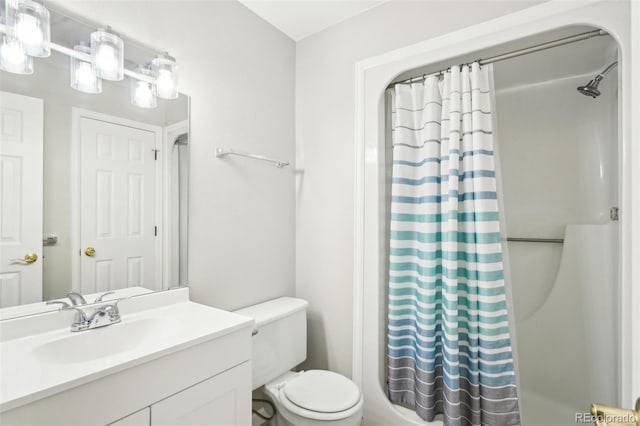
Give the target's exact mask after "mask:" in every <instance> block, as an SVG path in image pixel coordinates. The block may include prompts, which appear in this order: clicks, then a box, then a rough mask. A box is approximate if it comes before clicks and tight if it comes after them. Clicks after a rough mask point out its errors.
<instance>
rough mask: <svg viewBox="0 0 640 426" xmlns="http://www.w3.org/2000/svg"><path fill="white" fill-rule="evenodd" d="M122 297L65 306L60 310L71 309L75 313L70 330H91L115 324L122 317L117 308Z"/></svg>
mask: <svg viewBox="0 0 640 426" xmlns="http://www.w3.org/2000/svg"><path fill="white" fill-rule="evenodd" d="M121 300H123V299H118V300H110V301H108V302H95V303H90V304H88V305H83V306H66V307H62V308H60V310H61V311H68V310H71V309H73V310H74V311H76V315H75V317H74V319H73V323H72V324H71V331H83V330H91V329H94V328H100V327H105V326H107V325H111V324H117V323H119V322H120V321H121V320H122V319H121V318H120V311H119V310H118V302H120V301H121Z"/></svg>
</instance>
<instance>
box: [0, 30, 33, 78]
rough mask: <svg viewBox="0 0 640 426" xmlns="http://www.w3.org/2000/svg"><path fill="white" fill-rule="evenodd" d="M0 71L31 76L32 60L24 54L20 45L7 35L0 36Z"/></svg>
mask: <svg viewBox="0 0 640 426" xmlns="http://www.w3.org/2000/svg"><path fill="white" fill-rule="evenodd" d="M0 69H1V70H3V71H7V72H11V73H14V74H26V75H28V74H33V58H32V57H31V56H29V55H27V54H26V53H25V51H24V48H23V47H22V43H20V42H19V41H18V40H17V39H15V38H13V37H11V36H10V35H8V34H4V35H3V36H2V44H1V45H0Z"/></svg>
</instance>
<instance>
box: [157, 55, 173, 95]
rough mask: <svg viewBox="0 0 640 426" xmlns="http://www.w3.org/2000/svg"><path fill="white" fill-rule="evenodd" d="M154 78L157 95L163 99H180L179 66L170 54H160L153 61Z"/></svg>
mask: <svg viewBox="0 0 640 426" xmlns="http://www.w3.org/2000/svg"><path fill="white" fill-rule="evenodd" d="M151 67H152V70H153V77H154V78H155V79H156V84H155V94H156V96H158V97H159V98H162V99H176V98H177V97H178V65H177V64H176V60H175V58H174V57H172V56H169V54H168V53H160V54H159V55H158V56H156V58H155V59H154V60H152V61H151Z"/></svg>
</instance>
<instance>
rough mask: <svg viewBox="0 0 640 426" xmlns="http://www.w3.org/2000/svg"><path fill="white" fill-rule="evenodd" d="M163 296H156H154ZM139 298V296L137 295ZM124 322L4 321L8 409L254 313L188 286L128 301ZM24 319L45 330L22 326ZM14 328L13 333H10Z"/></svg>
mask: <svg viewBox="0 0 640 426" xmlns="http://www.w3.org/2000/svg"><path fill="white" fill-rule="evenodd" d="M154 298H155V299H154ZM136 299H139V300H136ZM120 308H121V309H120V310H121V314H122V322H121V323H118V324H114V325H110V326H107V327H103V328H98V329H94V330H88V331H80V332H71V331H70V330H69V325H70V322H68V323H66V324H65V325H64V327H60V321H54V322H55V324H56V325H55V328H53V329H51V328H48V329H45V330H41V329H38V326H41V325H42V323H41V322H40V323H39V324H35V325H34V321H35V322H37V321H39V320H46V317H49V318H52V316H55V315H59V316H64V317H65V318H66V319H67V320H70V318H71V317H70V316H69V315H63V314H71V313H70V312H59V313H58V312H56V313H47V314H43V315H42V316H37V317H44V318H25V319H15V320H8V321H3V322H2V323H0V333H1V334H0V336H1V339H2V341H0V368H1V369H2V375H1V378H0V412H4V411H7V410H10V409H13V408H16V407H19V406H22V405H24V404H28V403H30V402H33V401H36V400H39V399H41V398H45V397H47V396H50V395H52V394H55V393H58V392H61V391H64V390H67V389H71V388H73V387H75V386H79V385H81V384H84V383H88V382H90V381H93V380H96V379H98V378H101V377H104V376H107V375H110V374H113V373H116V372H118V371H122V370H125V369H127V368H130V367H133V366H136V365H140V364H142V363H145V362H148V361H151V360H153V359H157V358H159V357H162V356H165V355H168V354H170V353H173V352H177V351H180V350H183V349H186V348H188V347H191V346H194V345H197V344H199V343H203V342H206V341H209V340H212V339H215V338H218V337H221V336H223V335H226V334H229V333H232V332H234V331H238V330H240V329H242V328H247V332H249V330H250V329H251V326H252V324H253V320H252V319H250V318H247V317H243V316H240V315H237V314H234V313H231V312H227V311H223V310H220V309H216V308H212V307H208V306H204V305H200V304H198V303H194V302H191V301H189V293H188V289H186V288H185V289H180V290H172V291H169V292H162V293H155V294H152V295H146V296H144V297H136V298H133V299H129V300H124V301H122V302H121V303H120ZM19 321H23V322H24V321H28V322H27V323H24V327H26V328H27V329H31V330H39V331H41V332H36V333H31V334H29V333H20V332H17V331H16V329H19V328H20V323H19ZM5 331H6V333H5Z"/></svg>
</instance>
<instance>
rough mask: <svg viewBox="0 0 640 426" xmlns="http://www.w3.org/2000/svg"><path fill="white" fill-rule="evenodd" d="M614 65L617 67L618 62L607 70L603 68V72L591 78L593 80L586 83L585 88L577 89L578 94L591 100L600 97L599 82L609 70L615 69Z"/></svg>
mask: <svg viewBox="0 0 640 426" xmlns="http://www.w3.org/2000/svg"><path fill="white" fill-rule="evenodd" d="M616 65H618V61H616V62H614V63H612V64H611V65H609V66H608V67H607V68H605V69H604V71H602V72H601V73H600V74H598V75H596V76H595V77H594V78H593V80H591V81H590V82H589V83H587V85H586V86H580V87H578V92H580V93H582V94H583V95H585V96H591V97H592V98H593V99H595V98H597V97H598V96H600V91H599V90H598V85H599V84H600V82H601V81H602V79H603V78H604V76H605V75H606V74H607V73H608V72H609V71H611V69H613V67H615V66H616Z"/></svg>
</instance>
